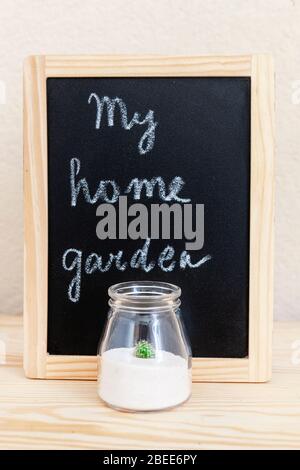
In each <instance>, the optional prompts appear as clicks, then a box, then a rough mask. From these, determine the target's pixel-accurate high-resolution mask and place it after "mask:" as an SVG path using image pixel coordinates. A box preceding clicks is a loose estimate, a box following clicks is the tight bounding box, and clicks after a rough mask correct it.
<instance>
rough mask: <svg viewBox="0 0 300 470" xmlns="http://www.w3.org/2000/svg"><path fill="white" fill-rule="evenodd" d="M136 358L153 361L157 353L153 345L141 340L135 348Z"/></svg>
mask: <svg viewBox="0 0 300 470" xmlns="http://www.w3.org/2000/svg"><path fill="white" fill-rule="evenodd" d="M135 356H136V357H139V358H141V359H151V358H153V357H155V351H154V348H153V346H152V344H151V343H149V342H148V341H146V340H145V339H141V340H140V341H138V342H137V344H136V346H135Z"/></svg>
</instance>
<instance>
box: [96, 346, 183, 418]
mask: <svg viewBox="0 0 300 470" xmlns="http://www.w3.org/2000/svg"><path fill="white" fill-rule="evenodd" d="M190 380H191V378H190V371H189V370H188V364H187V361H186V360H185V359H183V358H182V357H180V356H176V355H175V354H172V353H170V352H167V351H156V357H155V358H154V359H143V358H137V357H135V355H134V348H117V349H110V350H108V351H106V352H104V353H103V354H102V356H101V372H100V381H99V386H98V387H99V388H98V392H99V395H100V397H101V398H102V400H104V401H105V402H106V403H109V404H110V405H112V406H115V407H117V408H123V409H126V410H136V411H142V410H143V411H147V410H159V409H162V408H168V407H171V406H175V405H178V404H180V403H182V402H184V401H185V400H187V399H188V397H189V395H190V389H191V385H190Z"/></svg>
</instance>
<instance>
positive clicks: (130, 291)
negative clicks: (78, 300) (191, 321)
mask: <svg viewBox="0 0 300 470" xmlns="http://www.w3.org/2000/svg"><path fill="white" fill-rule="evenodd" d="M108 294H109V296H110V299H111V300H110V301H109V304H110V305H111V306H112V305H115V304H116V303H118V304H119V305H122V307H127V308H130V307H131V308H139V309H152V308H154V307H162V306H164V305H170V304H174V305H175V306H179V305H180V301H179V297H180V295H181V289H180V287H178V286H175V285H174V284H169V283H167V282H160V281H129V282H121V283H120V284H115V285H113V286H111V287H110V288H109V289H108Z"/></svg>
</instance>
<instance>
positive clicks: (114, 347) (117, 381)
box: [98, 281, 191, 411]
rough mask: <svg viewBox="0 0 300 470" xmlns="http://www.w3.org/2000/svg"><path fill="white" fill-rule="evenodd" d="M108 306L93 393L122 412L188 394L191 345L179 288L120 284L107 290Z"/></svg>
mask: <svg viewBox="0 0 300 470" xmlns="http://www.w3.org/2000/svg"><path fill="white" fill-rule="evenodd" d="M108 293H109V296H110V300H109V306H110V310H109V313H108V319H107V323H106V327H105V330H104V333H103V337H102V339H101V341H100V344H99V349H98V371H99V373H98V374H99V375H98V393H99V396H100V398H101V399H102V400H103V401H104V402H105V403H106V404H108V405H109V406H112V407H114V408H117V409H121V410H124V411H154V410H162V409H165V408H171V407H173V406H176V405H179V404H180V403H183V402H185V401H186V400H187V399H188V398H189V396H190V394H191V349H190V345H189V342H188V340H187V335H186V332H185V328H184V326H183V323H182V319H181V316H180V311H179V306H180V300H179V297H180V294H181V290H180V288H179V287H177V286H175V285H173V284H168V283H165V282H152V281H142V282H124V283H121V284H116V285H114V286H112V287H110V288H109V290H108Z"/></svg>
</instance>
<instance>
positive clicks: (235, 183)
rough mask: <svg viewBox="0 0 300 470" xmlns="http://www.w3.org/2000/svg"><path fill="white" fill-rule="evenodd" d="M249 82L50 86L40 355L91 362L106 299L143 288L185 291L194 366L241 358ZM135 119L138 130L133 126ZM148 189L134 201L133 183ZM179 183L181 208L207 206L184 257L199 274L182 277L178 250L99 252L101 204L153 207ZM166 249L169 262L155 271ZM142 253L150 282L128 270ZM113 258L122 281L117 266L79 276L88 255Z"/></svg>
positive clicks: (160, 243)
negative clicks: (44, 331) (129, 283)
mask: <svg viewBox="0 0 300 470" xmlns="http://www.w3.org/2000/svg"><path fill="white" fill-rule="evenodd" d="M250 80H251V79H250V78H249V77H232V78H231V77H218V78H213V77H211V78H204V77H201V78H200V77H199V78H198V77H181V78H171V77H163V78H157V77H155V78H152V77H151V78H69V77H68V78H48V79H47V127H48V129H47V130H48V227H49V232H48V250H49V251H48V345H47V349H48V353H50V354H55V355H94V354H96V348H97V342H98V339H99V334H100V332H101V329H102V327H103V325H104V322H105V320H106V313H107V310H108V306H107V301H108V296H107V289H108V287H109V286H110V285H111V284H115V283H118V282H122V281H126V280H145V279H147V280H160V281H166V282H171V283H174V284H177V285H179V286H180V287H181V288H182V315H183V317H184V320H185V323H186V326H187V329H188V332H189V335H190V339H191V342H192V348H193V355H194V356H196V357H233V358H243V357H246V356H247V355H248V322H249V308H248V294H249V210H250V209H249V205H250V102H251V97H250ZM104 97H106V99H103V98H104ZM116 97H117V98H119V100H117V101H112V100H113V99H114V98H116ZM97 100H98V101H97ZM99 100H100V101H99ZM101 100H102V101H101ZM99 103H100V104H101V103H102V105H103V109H102V111H103V112H102V116H101V115H100V117H101V119H100V118H99V115H98V120H97V106H99ZM114 105H115V107H114ZM113 108H114V109H113ZM151 111H153V113H151ZM149 112H150V114H149ZM110 113H111V114H110ZM135 113H139V117H138V118H137V115H136V121H139V122H135V121H134V120H133V121H132V119H134V114H135ZM100 114H101V113H100ZM126 118H127V120H126ZM143 120H144V121H145V122H144V123H142V122H143ZM130 123H131V125H130ZM152 178H160V179H159V180H155V181H158V182H159V183H157V184H155V185H154V186H153V188H154V189H153V194H152V196H153V197H148V196H147V195H146V192H145V187H143V188H142V190H141V192H140V199H139V200H134V194H135V197H138V196H139V194H137V193H138V191H137V193H134V187H135V184H137V183H134V182H133V183H132V181H133V180H135V182H137V181H142V180H144V179H146V180H148V181H150V180H151V179H152ZM80 181H81V183H80V185H79V186H78V184H79V182H80ZM101 181H102V185H101ZM108 181H109V182H108ZM105 182H106V183H105ZM172 182H173V183H172ZM178 182H179V183H180V184H182V187H181V190H180V192H178V193H177V197H179V199H180V201H179V204H181V205H183V204H184V201H190V203H191V204H204V221H205V223H204V244H203V246H202V248H201V249H200V250H193V251H189V255H190V260H191V263H193V264H197V262H198V264H200V265H199V266H198V267H193V268H192V267H190V266H189V265H185V267H182V266H180V259H182V258H181V256H182V252H183V251H184V250H185V244H186V240H184V239H182V240H180V239H172V237H171V239H170V240H168V239H158V240H155V239H152V240H148V242H147V240H146V241H145V240H142V239H138V240H131V239H116V240H99V238H98V237H97V234H96V225H97V223H98V221H99V217H98V216H97V215H96V209H97V207H98V205H99V204H101V203H103V197H105V198H106V199H107V200H108V199H113V197H114V196H116V194H119V195H121V196H122V195H127V200H128V205H130V204H133V203H136V202H139V203H143V204H145V205H146V206H147V207H150V205H151V204H153V203H156V204H159V203H161V202H162V199H161V194H160V193H159V191H158V187H159V185H160V187H162V188H163V185H165V188H166V194H167V193H168V192H169V189H170V184H171V188H172V187H173V189H174V185H176V184H178ZM130 183H132V184H131V186H130ZM72 184H73V186H72ZM172 184H173V186H172ZM74 185H75V186H74ZM76 185H77V186H76ZM130 187H132V188H133V189H132V190H130ZM72 188H73V189H72ZM74 188H75V189H74ZM99 188H100V190H99ZM76 189H77V190H78V191H77V192H76ZM97 189H98V193H97ZM126 189H127V192H126ZM173 193H174V194H176V191H175V192H173ZM165 199H166V198H165ZM165 202H167V203H168V204H171V203H173V202H175V201H174V200H173V201H172V202H171V201H170V202H168V201H165ZM114 205H115V206H116V207H117V206H118V199H117V200H116V201H115V202H114ZM171 233H172V230H171ZM145 244H146V248H145ZM167 246H169V247H172V260H171V259H170V260H169V261H168V262H165V263H164V264H163V265H162V263H160V261H159V260H161V258H160V256H161V253H162V252H163V250H165V249H166V247H167ZM143 247H144V253H145V251H146V252H147V266H148V267H149V263H151V262H153V264H152V265H151V267H152V269H151V270H149V272H146V271H145V269H144V268H145V266H144V267H143V265H142V266H141V265H140V266H137V265H134V263H132V264H133V267H132V266H130V262H131V261H132V258H133V257H134V254H135V253H136V251H137V250H141V249H142V248H143ZM119 251H122V262H123V263H127V264H125V265H124V266H125V268H124V266H123V268H124V269H123V270H120V269H118V267H117V263H115V262H114V263H112V265H111V267H110V268H108V269H107V270H106V272H100V271H99V270H97V271H94V272H92V273H87V272H86V269H85V266H86V262H87V259H88V257H89V256H90V255H91V254H92V253H96V254H98V256H99V257H100V256H102V260H103V263H107V261H108V259H109V255H110V254H117V253H118V252H119ZM168 253H169V254H170V253H171V252H170V251H169V252H168ZM200 260H202V263H200ZM173 261H174V264H173V265H172V269H169V270H167V269H166V268H168V267H170V265H171V263H172V262H173ZM183 264H184V263H183ZM162 266H163V268H164V269H165V270H164V269H162ZM119 267H120V264H119Z"/></svg>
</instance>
